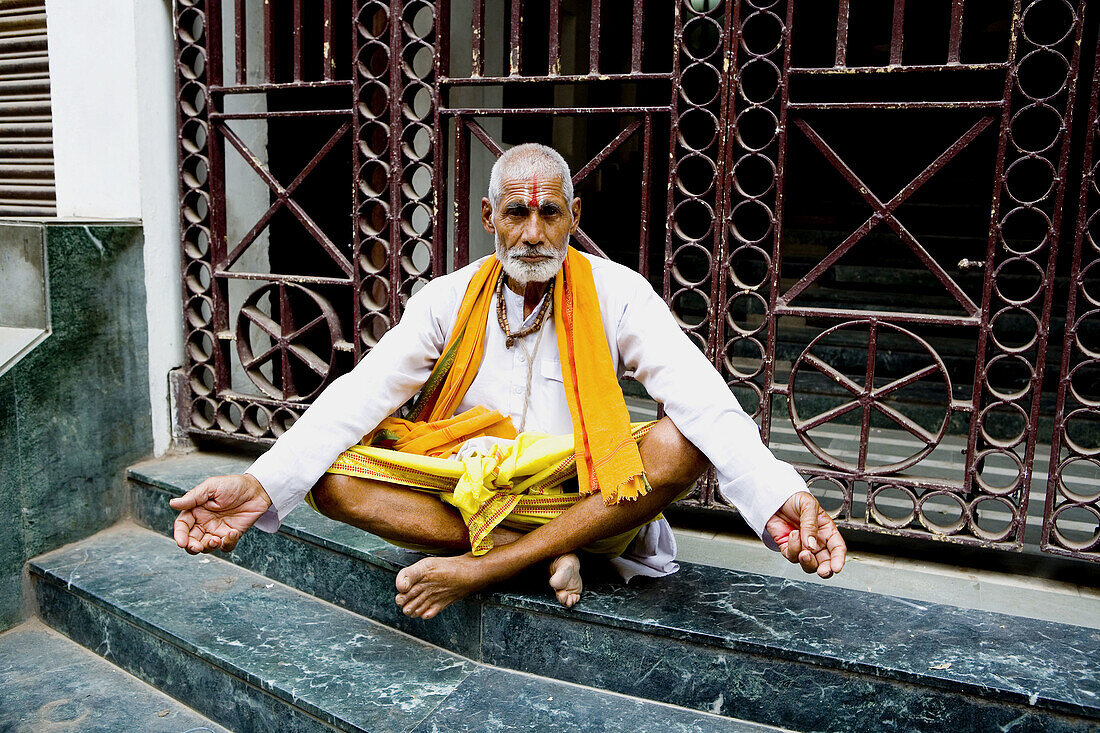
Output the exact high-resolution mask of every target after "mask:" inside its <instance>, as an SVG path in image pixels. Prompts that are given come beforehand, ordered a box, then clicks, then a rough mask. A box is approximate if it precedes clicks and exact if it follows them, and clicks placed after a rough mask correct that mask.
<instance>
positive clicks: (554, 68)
mask: <svg viewBox="0 0 1100 733" xmlns="http://www.w3.org/2000/svg"><path fill="white" fill-rule="evenodd" d="M549 2H550V43H549V51H548V54H549V58H548V59H547V67H546V68H547V73H548V74H549V75H550V76H557V75H558V74H560V73H561V0H549Z"/></svg>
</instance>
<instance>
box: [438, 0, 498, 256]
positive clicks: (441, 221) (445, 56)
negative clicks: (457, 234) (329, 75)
mask: <svg viewBox="0 0 1100 733" xmlns="http://www.w3.org/2000/svg"><path fill="white" fill-rule="evenodd" d="M484 2H485V0H474V2H473V5H474V16H475V20H474V29H473V30H474V35H473V47H474V67H473V73H472V74H471V75H472V76H479V75H480V74H481V70H480V68H478V64H479V63H480V52H479V51H478V48H477V47H478V44H479V43H483V42H482V40H481V26H480V23H481V20H480V14H481V12H482V7H483V6H484ZM447 5H449V3H448V4H441V5H440V6H439V7H438V9H437V11H436V18H435V29H436V30H435V75H434V77H433V79H432V141H431V142H432V221H433V222H434V225H433V227H432V276H433V277H436V276H439V275H442V274H444V273H445V272H447V252H446V250H445V236H446V234H447V212H446V208H447V189H446V174H447V161H448V157H447V134H446V126H447V121H446V119H445V118H444V117H443V116H442V115H441V114H440V113H439V110H440V109H441V108H442V107H443V88H442V87H441V86H440V83H439V80H440V79H442V78H444V77H449V76H450V75H451V68H450V53H449V45H450V44H449V43H448V41H449V39H450V36H451V13H450V9H449V7H447Z"/></svg>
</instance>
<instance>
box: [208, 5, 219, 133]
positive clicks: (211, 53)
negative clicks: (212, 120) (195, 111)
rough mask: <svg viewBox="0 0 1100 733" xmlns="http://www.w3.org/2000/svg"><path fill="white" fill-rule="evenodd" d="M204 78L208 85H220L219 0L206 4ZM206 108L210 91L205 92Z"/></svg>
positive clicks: (209, 101) (209, 100) (209, 99)
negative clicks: (205, 60) (205, 61)
mask: <svg viewBox="0 0 1100 733" xmlns="http://www.w3.org/2000/svg"><path fill="white" fill-rule="evenodd" d="M206 57H207V59H208V60H209V61H208V63H207V67H206V69H207V71H206V78H207V83H208V84H209V85H210V86H221V85H222V72H223V69H222V63H223V60H222V3H221V0H209V2H208V3H207V5H206ZM206 97H207V99H206V108H207V110H209V111H211V112H213V110H212V109H210V103H211V102H212V101H213V100H212V99H211V98H210V92H209V91H207V92H206Z"/></svg>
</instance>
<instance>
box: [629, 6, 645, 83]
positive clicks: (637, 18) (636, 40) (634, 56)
mask: <svg viewBox="0 0 1100 733" xmlns="http://www.w3.org/2000/svg"><path fill="white" fill-rule="evenodd" d="M642 19H643V16H642V0H634V26H633V30H632V32H631V33H632V34H631V36H630V70H631V71H632V72H635V73H638V72H640V71H641V70H642Z"/></svg>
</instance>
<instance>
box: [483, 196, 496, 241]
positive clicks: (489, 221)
mask: <svg viewBox="0 0 1100 733" xmlns="http://www.w3.org/2000/svg"><path fill="white" fill-rule="evenodd" d="M481 225H482V226H483V227H485V231H487V232H489V233H490V234H494V233H495V232H496V228H495V227H494V226H493V205H492V204H490V203H489V199H488V198H485V197H482V199H481Z"/></svg>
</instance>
